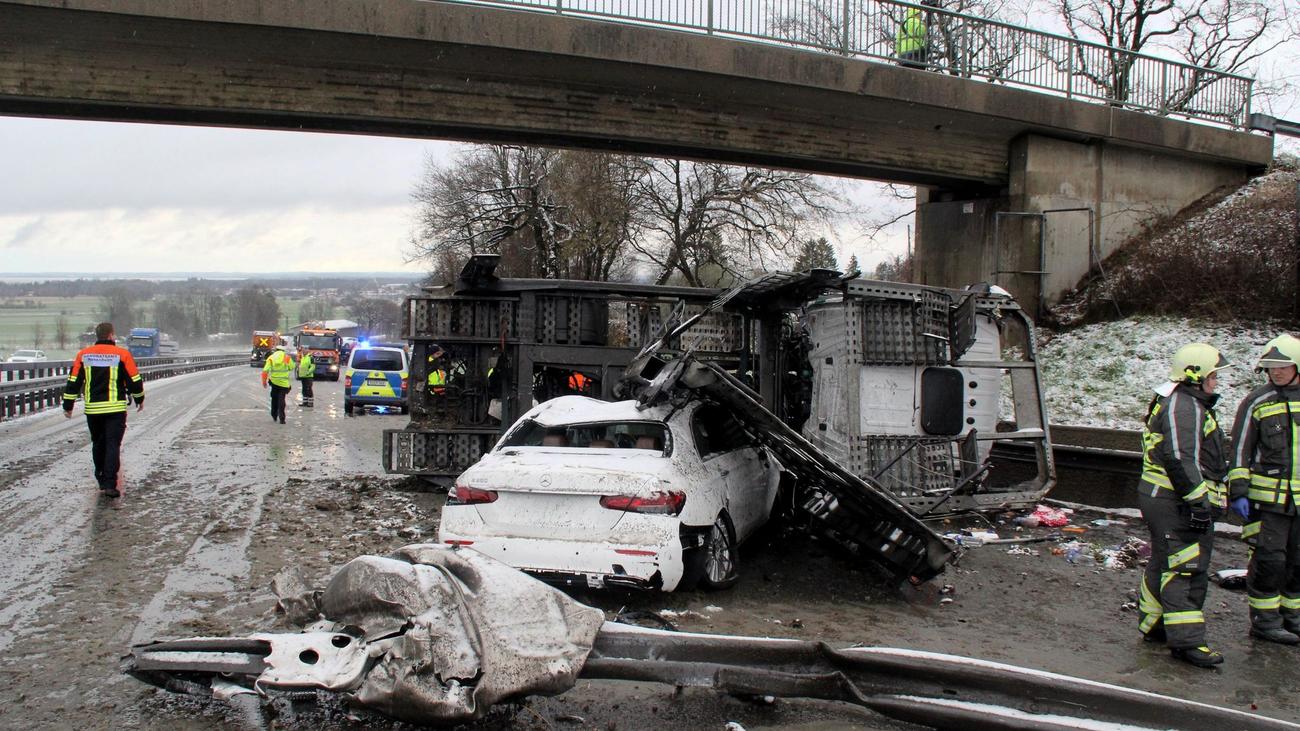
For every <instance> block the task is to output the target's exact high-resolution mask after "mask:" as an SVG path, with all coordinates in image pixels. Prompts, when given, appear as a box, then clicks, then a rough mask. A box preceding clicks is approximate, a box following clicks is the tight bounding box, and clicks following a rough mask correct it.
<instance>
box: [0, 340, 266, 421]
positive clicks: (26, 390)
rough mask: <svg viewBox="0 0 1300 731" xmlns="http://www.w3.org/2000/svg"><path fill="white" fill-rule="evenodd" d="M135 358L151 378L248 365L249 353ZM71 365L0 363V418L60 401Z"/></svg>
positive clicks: (145, 376)
mask: <svg viewBox="0 0 1300 731" xmlns="http://www.w3.org/2000/svg"><path fill="white" fill-rule="evenodd" d="M137 362H138V363H139V366H140V374H141V375H142V376H143V377H144V380H146V381H153V380H157V379H159V378H167V377H168V376H177V375H180V374H182V373H193V372H195V371H206V370H210V369H213V368H227V367H229V366H236V365H247V364H248V355H247V354H246V353H223V354H219V355H195V356H179V357H167V358H141V359H140V360H139V361H137ZM71 369H72V361H70V360H62V361H49V362H45V363H5V364H0V375H2V376H3V378H4V380H0V419H11V418H13V417H15V416H19V415H21V414H27V413H31V412H34V411H40V410H42V409H45V408H48V407H51V406H56V405H58V404H60V403H62V401H63V389H64V387H65V386H66V385H67V383H68V376H67V374H68V371H69V370H71Z"/></svg>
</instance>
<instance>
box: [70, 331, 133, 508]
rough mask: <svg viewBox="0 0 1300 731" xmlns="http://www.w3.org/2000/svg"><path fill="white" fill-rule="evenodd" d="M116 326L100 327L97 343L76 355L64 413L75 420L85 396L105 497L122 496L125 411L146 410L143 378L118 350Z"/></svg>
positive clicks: (97, 476)
mask: <svg viewBox="0 0 1300 731" xmlns="http://www.w3.org/2000/svg"><path fill="white" fill-rule="evenodd" d="M116 337H117V336H116V335H115V334H114V332H113V323H111V322H101V323H99V324H98V325H96V326H95V344H94V345H91V346H89V347H85V348H82V349H81V350H79V351H77V355H76V356H75V357H74V358H73V359H72V370H71V371H70V372H69V373H68V383H67V386H65V387H64V390H63V415H64V416H66V417H67V418H69V419H71V418H72V409H73V407H74V406H75V405H76V403H77V399H78V398H80V399H81V401H82V403H83V405H84V406H83V409H84V411H85V412H86V426H87V428H89V429H90V456H91V459H92V460H93V461H94V463H95V480H96V481H97V482H98V483H99V492H100V494H101V495H104V496H105V497H110V498H116V497H121V495H122V493H121V491H120V490H119V484H118V479H117V478H118V470H119V469H120V468H121V453H122V437H123V436H124V435H125V434H126V407H127V404H129V403H130V402H131V401H135V410H136V411H143V410H144V379H143V378H142V377H141V376H140V371H139V369H138V368H136V365H135V359H134V358H132V357H131V353H130V352H129V351H128V350H127V349H126V348H121V347H118V345H117V341H116V339H115V338H116Z"/></svg>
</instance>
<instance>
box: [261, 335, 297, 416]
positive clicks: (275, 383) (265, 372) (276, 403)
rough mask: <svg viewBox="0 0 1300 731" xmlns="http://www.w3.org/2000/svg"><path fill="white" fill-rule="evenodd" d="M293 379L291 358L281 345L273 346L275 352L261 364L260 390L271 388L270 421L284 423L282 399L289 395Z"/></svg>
mask: <svg viewBox="0 0 1300 731" xmlns="http://www.w3.org/2000/svg"><path fill="white" fill-rule="evenodd" d="M292 377H293V358H290V357H289V354H288V353H286V352H285V347H284V346H283V345H277V346H275V351H274V352H272V353H271V354H270V355H269V356H267V358H266V363H264V364H262V388H266V387H267V382H268V381H269V382H270V386H271V421H279V422H280V423H281V424H283V423H284V398H285V396H287V395H289V389H290V388H291V385H292V381H291V380H290V379H291V378H292Z"/></svg>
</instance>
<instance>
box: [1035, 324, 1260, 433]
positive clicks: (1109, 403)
mask: <svg viewBox="0 0 1300 731" xmlns="http://www.w3.org/2000/svg"><path fill="white" fill-rule="evenodd" d="M1278 334H1279V331H1276V330H1272V329H1267V328H1253V327H1243V326H1240V325H1220V324H1213V323H1207V322H1199V321H1193V320H1185V319H1174V318H1140V319H1132V318H1130V319H1124V320H1117V321H1115V322H1106V323H1099V324H1095V325H1087V326H1085V327H1081V328H1077V329H1074V330H1069V331H1067V332H1064V333H1059V334H1055V335H1051V334H1048V335H1047V337H1050V340H1049V341H1048V342H1047V343H1045V344H1042V345H1040V346H1039V351H1038V355H1039V364H1040V368H1041V372H1042V378H1043V385H1044V391H1045V395H1046V398H1047V410H1048V417H1049V419H1050V420H1051V422H1052V423H1054V424H1070V425H1079V426H1105V427H1111V428H1116V429H1140V428H1141V426H1142V417H1143V415H1145V413H1146V406H1147V403H1148V402H1149V401H1150V400H1151V396H1152V391H1151V388H1152V387H1153V386H1157V385H1159V384H1161V383H1163V382H1164V381H1165V380H1166V379H1167V377H1168V375H1169V374H1168V369H1169V358H1170V356H1172V355H1173V354H1174V351H1176V350H1178V348H1180V347H1182V346H1183V345H1185V344H1187V343H1194V342H1205V343H1209V344H1211V345H1213V346H1215V347H1216V348H1219V350H1220V351H1221V352H1223V354H1224V355H1225V356H1226V357H1227V358H1228V360H1229V361H1230V362H1232V363H1233V365H1234V367H1231V368H1228V369H1227V370H1225V371H1224V372H1223V373H1222V374H1221V376H1220V380H1219V391H1218V392H1219V393H1220V394H1221V398H1220V400H1219V406H1218V407H1217V409H1216V411H1217V412H1218V415H1219V420H1220V422H1221V423H1223V425H1224V428H1225V429H1227V428H1231V423H1232V419H1233V416H1234V414H1235V412H1236V409H1237V404H1238V403H1240V402H1241V399H1242V397H1244V396H1245V395H1246V394H1247V393H1249V392H1250V390H1251V389H1253V388H1255V387H1256V386H1258V385H1259V384H1261V383H1263V382H1264V376H1263V374H1259V373H1255V361H1256V360H1257V359H1258V358H1259V355H1260V352H1261V351H1262V349H1263V346H1264V343H1266V342H1268V341H1269V340H1270V339H1272V338H1273V337H1275V336H1276V335H1278Z"/></svg>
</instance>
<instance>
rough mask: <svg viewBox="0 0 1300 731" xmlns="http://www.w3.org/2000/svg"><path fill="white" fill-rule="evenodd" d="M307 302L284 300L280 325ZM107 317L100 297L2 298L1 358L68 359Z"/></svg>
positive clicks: (145, 306) (148, 315)
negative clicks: (26, 351)
mask: <svg viewBox="0 0 1300 731" xmlns="http://www.w3.org/2000/svg"><path fill="white" fill-rule="evenodd" d="M305 302H306V300H302V299H280V300H279V304H280V313H281V316H280V322H279V323H277V327H279V328H281V329H283V328H284V327H285V324H286V323H288V325H289V326H292V325H296V324H298V323H299V322H301V320H300V319H299V317H298V312H299V310H300V309H301V308H302V306H303V303H305ZM137 307H138V308H140V309H142V310H143V311H144V314H145V322H144V323H137V325H139V326H147V325H149V324H151V323H150V320H151V319H152V317H153V303H152V302H141V303H139V304H137ZM334 312H335V314H334V317H346V315H345V314H344V310H343V308H339V307H336V308H335V310H334ZM60 317H63V318H65V319H66V320H67V322H68V342H67V344H66V346H65V347H63V348H59V347H58V345H57V343H56V342H55V337H54V335H55V331H56V326H57V323H58V320H59V318H60ZM103 317H104V306H103V300H102V299H101V298H99V297H90V296H85V297H15V298H9V299H0V361H3V360H4V359H5V358H8V357H9V355H10V354H12V353H13V352H14V351H15V350H19V349H21V348H39V349H40V350H44V351H45V354H46V355H47V356H49V358H50V360H68V359H70V358H72V356H73V355H75V354H76V352H77V335H78V333H81V332H84V331H85V330H86V328H87V327H88V326H92V325H94V324H95V323H96V322H99V321H100V320H101V319H103ZM38 324H39V325H40V328H41V337H40V342H39V343H38V342H37V337H36V326H37V325H38Z"/></svg>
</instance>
